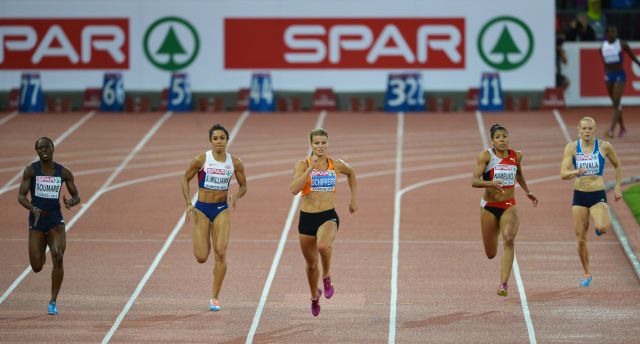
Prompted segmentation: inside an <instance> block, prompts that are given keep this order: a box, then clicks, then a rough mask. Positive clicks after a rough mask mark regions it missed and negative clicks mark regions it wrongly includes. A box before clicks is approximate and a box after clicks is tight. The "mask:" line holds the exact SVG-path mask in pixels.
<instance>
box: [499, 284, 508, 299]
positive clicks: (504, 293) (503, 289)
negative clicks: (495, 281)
mask: <svg viewBox="0 0 640 344" xmlns="http://www.w3.org/2000/svg"><path fill="white" fill-rule="evenodd" d="M507 289H509V287H508V286H507V284H506V283H502V284H500V289H498V295H500V296H507V295H508V294H509V293H508V292H507Z"/></svg>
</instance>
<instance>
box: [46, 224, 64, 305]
mask: <svg viewBox="0 0 640 344" xmlns="http://www.w3.org/2000/svg"><path fill="white" fill-rule="evenodd" d="M64 228H65V227H64V225H57V226H55V227H54V228H51V229H50V230H49V232H47V243H48V245H49V249H50V250H51V261H52V262H53V270H52V271H51V300H50V301H54V302H55V301H56V299H57V298H58V292H60V286H61V285H62V280H63V279H64V264H63V260H64V251H65V250H66V248H67V233H66V232H65V229H64Z"/></svg>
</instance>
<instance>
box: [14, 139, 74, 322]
mask: <svg viewBox="0 0 640 344" xmlns="http://www.w3.org/2000/svg"><path fill="white" fill-rule="evenodd" d="M35 147H36V152H37V153H38V157H39V158H40V159H39V161H36V162H34V163H32V164H29V165H27V167H25V169H24V173H23V175H22V181H21V182H20V191H19V193H18V202H19V203H20V204H21V205H22V206H23V207H25V208H26V209H28V210H29V262H30V263H31V268H32V269H33V271H34V272H36V273H37V272H40V270H42V267H43V266H44V262H45V260H46V249H47V245H48V246H49V249H50V250H51V260H52V261H53V270H52V271H51V299H50V300H49V307H48V308H49V309H48V312H49V314H51V315H56V314H58V306H57V298H58V292H59V291H60V286H61V285H62V279H63V278H64V266H63V256H64V251H65V248H66V245H67V239H66V232H65V226H64V219H63V218H62V212H61V211H60V193H61V191H62V183H66V184H67V191H69V194H70V195H71V199H67V198H66V197H65V196H63V197H62V198H63V202H64V206H65V207H66V208H67V209H70V208H71V207H73V206H75V205H77V204H79V203H80V197H79V196H78V189H77V188H76V185H75V182H74V179H73V174H72V173H71V171H69V170H68V169H67V168H65V167H64V166H62V165H60V164H57V163H55V162H54V161H53V151H54V147H53V141H51V139H50V138H48V137H41V138H39V139H38V140H37V141H36V145H35ZM29 193H31V199H29V198H28V197H27V195H28V194H29Z"/></svg>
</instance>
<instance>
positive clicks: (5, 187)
mask: <svg viewBox="0 0 640 344" xmlns="http://www.w3.org/2000/svg"><path fill="white" fill-rule="evenodd" d="M95 114H96V113H95V111H90V112H88V113H87V114H86V115H84V116H82V118H80V120H78V121H77V122H76V123H75V124H74V125H72V126H71V127H69V129H67V130H66V131H65V132H64V133H62V135H60V136H59V137H58V138H57V139H55V140H54V141H53V144H54V146H57V145H59V144H60V143H62V141H64V139H66V138H67V136H69V135H71V134H72V133H73V132H74V131H76V129H78V128H80V126H81V125H83V124H84V123H85V122H86V121H88V120H89V119H91V117H93V115H95ZM36 160H38V155H36V156H35V157H34V158H33V160H31V162H34V161H36ZM21 176H22V170H20V171H19V172H18V173H17V174H16V175H15V176H13V178H11V179H10V180H9V181H8V182H6V183H5V184H4V185H3V186H2V188H1V189H0V195H2V194H4V193H5V192H7V191H9V190H11V184H13V183H15V182H16V181H17V180H18V179H19V178H20V177H21ZM0 303H2V302H1V301H0Z"/></svg>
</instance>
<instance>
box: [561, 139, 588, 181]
mask: <svg viewBox="0 0 640 344" xmlns="http://www.w3.org/2000/svg"><path fill="white" fill-rule="evenodd" d="M575 151H576V143H575V142H570V143H567V145H566V146H565V147H564V156H563V157H562V163H560V178H562V179H564V180H569V179H573V178H575V177H578V176H581V175H583V174H584V173H585V172H587V171H586V170H585V169H584V168H580V169H578V170H576V169H573V168H571V167H572V166H571V164H572V158H573V152H575Z"/></svg>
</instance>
